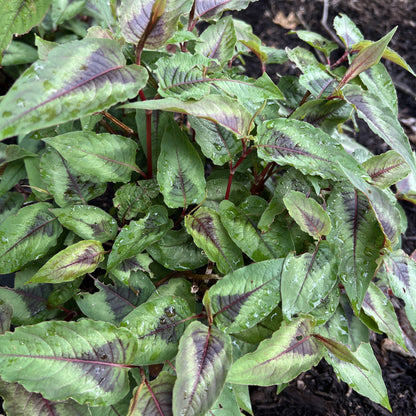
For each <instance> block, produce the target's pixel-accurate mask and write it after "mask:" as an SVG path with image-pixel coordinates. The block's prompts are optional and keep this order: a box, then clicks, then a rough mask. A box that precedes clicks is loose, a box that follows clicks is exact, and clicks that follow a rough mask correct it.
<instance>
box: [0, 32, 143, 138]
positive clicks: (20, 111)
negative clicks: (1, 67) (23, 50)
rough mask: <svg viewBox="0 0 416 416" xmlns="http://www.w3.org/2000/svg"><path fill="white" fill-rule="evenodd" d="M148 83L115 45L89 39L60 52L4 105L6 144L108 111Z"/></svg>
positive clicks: (21, 82)
mask: <svg viewBox="0 0 416 416" xmlns="http://www.w3.org/2000/svg"><path fill="white" fill-rule="evenodd" d="M62 62H65V63H66V64H65V65H62ZM146 81H147V72H146V70H145V69H144V68H142V67H139V66H137V65H128V66H126V62H125V58H124V56H123V53H122V51H121V49H120V47H119V44H118V42H117V41H115V40H111V39H94V38H86V39H83V40H76V41H73V42H68V43H64V44H62V45H59V46H56V47H55V48H53V49H52V50H51V51H50V52H49V54H48V59H47V60H46V61H41V60H39V61H36V62H35V63H34V64H33V65H32V66H31V67H30V68H29V69H27V70H26V71H25V72H24V73H23V74H22V76H21V77H20V78H19V79H18V80H17V81H16V83H15V84H14V85H13V87H12V88H11V89H10V90H9V92H8V93H7V94H6V95H5V96H4V98H3V99H2V101H1V103H0V139H4V138H7V137H10V136H14V135H17V134H22V133H28V132H30V131H33V130H37V129H41V128H44V127H48V126H54V125H56V124H58V123H64V122H66V121H69V120H75V119H78V118H80V117H82V116H86V115H90V114H93V113H95V112H97V111H102V110H105V109H107V108H109V107H111V106H112V105H114V104H116V103H118V102H120V101H125V100H127V99H128V98H133V97H134V96H136V95H137V92H138V90H139V89H140V88H142V87H143V86H144V85H145V84H146Z"/></svg>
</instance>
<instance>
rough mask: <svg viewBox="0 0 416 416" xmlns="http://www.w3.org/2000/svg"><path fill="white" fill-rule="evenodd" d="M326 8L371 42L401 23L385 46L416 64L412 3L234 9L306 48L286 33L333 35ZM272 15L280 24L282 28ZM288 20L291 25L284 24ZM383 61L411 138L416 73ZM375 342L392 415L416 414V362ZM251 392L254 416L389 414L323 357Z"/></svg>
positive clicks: (272, 41)
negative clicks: (280, 385) (283, 384)
mask: <svg viewBox="0 0 416 416" xmlns="http://www.w3.org/2000/svg"><path fill="white" fill-rule="evenodd" d="M324 7H327V9H326V10H327V15H328V16H327V19H326V25H327V27H329V28H331V29H332V22H333V19H334V17H335V16H336V15H337V14H339V13H344V14H346V15H347V16H348V17H350V18H351V19H352V20H353V21H354V22H355V23H356V24H357V26H358V27H359V28H360V30H361V31H362V33H363V34H364V36H365V38H366V39H369V40H378V39H380V38H381V37H382V36H384V35H385V34H386V33H388V32H389V31H390V30H391V29H392V28H393V27H395V26H398V29H397V32H396V34H395V36H394V37H393V39H392V41H391V43H390V47H392V48H393V49H394V50H395V51H396V52H398V53H399V54H400V55H401V56H402V57H403V58H404V59H405V60H406V61H407V63H408V64H409V65H410V66H411V67H412V68H414V69H415V68H416V47H415V39H416V2H415V1H414V0H390V1H386V0H371V1H358V0H357V1H356V0H349V1H347V0H328V1H324V0H285V1H281V0H260V1H258V2H256V3H252V4H251V5H250V6H249V7H248V8H247V9H246V10H244V11H242V12H239V13H236V14H235V17H237V18H239V19H242V20H245V21H247V22H248V23H250V24H251V25H252V26H253V29H254V33H255V34H256V35H258V36H259V37H260V38H261V39H262V40H263V42H264V43H265V44H266V45H268V46H275V47H277V48H282V49H283V48H285V47H291V48H292V47H295V46H298V45H301V46H303V47H307V45H306V44H305V43H302V42H300V41H299V40H298V38H297V36H296V35H289V34H288V32H289V30H290V29H292V28H293V29H295V28H296V29H303V30H305V29H306V30H312V31H315V32H318V33H320V34H321V35H323V36H325V37H327V38H331V34H330V33H329V32H328V31H327V29H326V28H325V25H324V24H323V23H322V19H323V16H324ZM273 20H275V22H276V21H279V22H280V25H279V24H277V23H275V22H273ZM291 24H293V25H294V27H290V28H289V25H291ZM283 26H286V27H283ZM386 66H387V69H388V70H389V72H390V74H391V76H392V79H393V81H394V83H395V85H396V89H397V90H398V98H399V108H400V112H399V119H400V121H401V123H402V125H403V127H404V128H405V130H406V133H407V134H408V136H409V138H410V139H411V141H414V142H416V140H415V139H416V101H415V98H416V78H414V77H413V76H412V75H411V74H409V73H408V72H406V71H405V70H404V69H402V68H400V67H398V66H397V65H394V64H392V63H390V62H386ZM248 71H249V72H250V75H253V76H256V75H257V76H258V75H260V67H259V65H258V63H257V62H256V61H255V60H253V61H250V62H249V67H248ZM267 72H268V73H269V75H270V76H271V77H272V78H274V79H276V78H277V76H276V73H279V74H280V75H286V74H288V73H290V74H292V73H295V72H296V69H295V68H294V66H292V65H291V64H290V63H286V64H284V65H281V66H270V67H269V68H267ZM356 139H357V141H359V142H360V143H361V144H364V145H365V146H367V147H368V148H369V149H370V150H372V151H373V152H374V153H376V154H377V153H380V152H384V151H385V150H387V147H386V145H385V144H384V143H383V141H382V140H381V139H379V138H378V137H376V136H374V134H372V132H371V131H369V129H368V128H366V126H364V125H362V124H361V125H360V131H359V133H358V134H357V136H356ZM404 208H405V210H406V213H407V216H408V220H409V227H408V230H407V232H406V235H405V236H404V238H403V246H404V250H405V251H406V252H407V253H409V254H410V253H412V252H413V251H414V250H415V249H416V207H415V206H414V205H412V204H410V203H406V204H404ZM372 345H373V348H374V351H375V354H376V356H377V358H378V360H379V362H380V365H381V367H382V372H383V378H384V381H385V383H386V386H387V390H388V392H389V399H390V404H391V407H392V409H393V415H395V416H411V415H416V359H415V358H411V357H410V358H409V357H404V356H402V355H400V354H398V353H395V352H390V351H387V350H386V348H384V347H385V346H386V345H387V344H384V342H383V337H382V336H377V337H374V340H373V341H372ZM382 345H383V348H382ZM251 395H252V401H253V410H254V414H255V416H263V415H265V416H266V415H279V416H295V415H296V416H320V415H322V416H337V415H342V416H344V415H345V416H347V415H350V416H376V415H390V414H391V413H390V412H388V411H387V410H385V409H384V408H383V407H381V406H380V405H378V404H375V403H372V402H371V401H370V400H368V399H367V398H365V397H363V396H360V395H359V394H357V393H355V392H354V391H353V390H351V389H349V387H348V385H347V384H345V383H343V382H340V381H338V380H337V378H336V376H335V374H334V372H333V371H332V368H331V367H330V366H329V365H327V364H326V363H325V362H323V361H322V362H321V363H320V364H319V365H318V366H317V367H315V368H313V369H311V370H310V371H308V372H306V373H304V374H301V375H300V376H299V377H297V378H296V379H295V380H293V381H292V382H291V383H290V384H289V386H288V387H287V388H286V389H285V390H283V392H281V393H280V394H279V395H276V387H267V388H257V387H256V388H253V389H252V390H251Z"/></svg>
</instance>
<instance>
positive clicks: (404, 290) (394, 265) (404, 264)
mask: <svg viewBox="0 0 416 416" xmlns="http://www.w3.org/2000/svg"><path fill="white" fill-rule="evenodd" d="M384 266H385V268H386V272H387V277H388V279H389V283H390V286H391V289H392V291H393V293H394V294H395V295H396V296H397V297H398V298H401V299H403V300H404V302H405V303H406V306H405V310H406V315H407V318H408V319H409V321H410V323H411V325H412V327H413V328H414V329H416V262H415V261H414V260H413V259H411V258H410V257H409V256H408V255H407V254H406V253H405V252H404V251H403V250H397V251H395V252H393V253H389V254H388V255H387V256H385V258H384Z"/></svg>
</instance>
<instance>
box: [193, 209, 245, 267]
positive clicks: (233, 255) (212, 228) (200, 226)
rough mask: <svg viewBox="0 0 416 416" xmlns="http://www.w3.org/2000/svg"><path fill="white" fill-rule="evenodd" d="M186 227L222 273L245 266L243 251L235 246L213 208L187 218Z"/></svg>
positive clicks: (202, 210)
mask: <svg viewBox="0 0 416 416" xmlns="http://www.w3.org/2000/svg"><path fill="white" fill-rule="evenodd" d="M185 227H186V230H187V231H188V233H189V234H190V235H191V236H192V238H193V239H194V242H195V244H196V245H197V246H198V247H199V248H201V249H202V250H204V251H205V254H206V255H207V257H208V258H209V259H210V260H211V261H213V262H215V263H216V264H217V267H218V270H219V271H220V272H221V273H224V274H226V273H229V272H231V271H234V270H236V269H238V268H240V267H241V266H243V264H244V262H243V257H242V254H241V250H240V249H239V248H238V247H237V246H236V245H235V244H234V242H233V241H232V240H231V238H230V236H229V235H228V233H227V231H226V230H225V228H224V226H223V225H222V223H221V220H220V216H219V215H218V213H217V212H215V211H214V210H213V209H211V208H206V207H200V208H198V210H197V211H195V212H193V213H191V214H188V215H187V216H186V217H185Z"/></svg>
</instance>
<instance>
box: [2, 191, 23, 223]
mask: <svg viewBox="0 0 416 416" xmlns="http://www.w3.org/2000/svg"><path fill="white" fill-rule="evenodd" d="M23 202H24V196H23V195H22V194H21V193H20V192H7V193H6V194H5V195H2V196H1V197H0V224H1V223H2V222H3V221H4V220H5V219H7V218H8V217H10V216H11V215H14V214H16V213H17V211H19V209H20V208H21V206H22V204H23Z"/></svg>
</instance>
